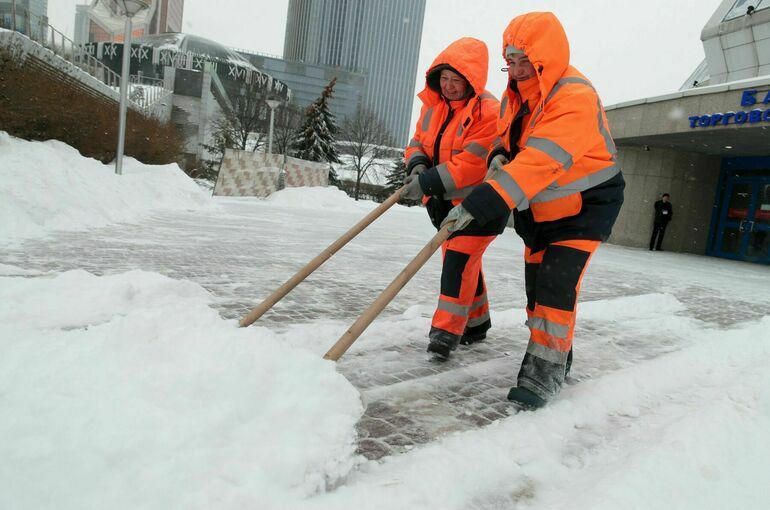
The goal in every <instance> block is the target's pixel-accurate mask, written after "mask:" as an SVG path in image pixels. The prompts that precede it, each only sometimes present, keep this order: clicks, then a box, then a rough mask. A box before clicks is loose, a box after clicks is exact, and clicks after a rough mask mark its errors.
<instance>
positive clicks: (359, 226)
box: [239, 187, 404, 328]
mask: <svg viewBox="0 0 770 510" xmlns="http://www.w3.org/2000/svg"><path fill="white" fill-rule="evenodd" d="M403 190H404V187H401V188H399V189H398V190H397V191H396V192H395V193H393V194H392V195H391V196H390V197H388V199H387V200H385V201H384V202H383V203H381V204H380V205H379V206H377V208H376V209H374V210H373V211H372V212H370V213H369V214H367V215H366V216H365V217H364V218H363V219H362V220H361V221H359V222H358V223H356V224H355V225H353V226H352V227H351V228H350V230H348V231H347V232H345V233H344V234H343V235H342V237H340V238H339V239H337V240H336V241H334V242H333V243H332V244H330V245H329V246H328V247H327V248H326V249H325V250H324V251H322V252H321V253H320V254H319V255H318V256H317V257H316V258H314V259H313V260H311V261H310V262H308V263H307V265H305V267H303V268H302V269H300V270H299V271H297V273H296V274H295V275H294V276H292V277H291V278H289V279H288V280H286V283H284V284H283V285H281V286H280V287H278V289H277V290H276V291H275V292H273V293H272V294H270V295H269V296H267V297H266V298H265V300H264V301H262V302H261V303H260V304H259V306H257V307H256V308H254V309H253V310H252V311H250V312H249V313H248V315H246V316H245V317H244V318H243V319H241V322H240V323H239V326H240V327H242V328H243V327H246V326H250V325H251V324H252V323H254V321H256V320H257V319H259V318H260V317H262V315H263V314H264V313H265V312H267V311H268V310H270V309H271V308H272V307H273V305H275V304H276V303H277V302H278V301H280V300H281V299H283V297H284V296H285V295H286V294H288V293H289V292H291V290H292V289H293V288H294V287H296V286H297V285H299V283H300V282H301V281H302V280H304V279H305V278H307V277H308V276H310V273H312V272H313V271H315V270H316V269H318V268H319V267H320V266H321V264H323V263H324V262H326V261H327V260H329V259H330V258H331V257H332V255H334V254H335V253H337V251H338V250H339V249H340V248H342V247H343V246H345V245H346V244H348V242H349V241H350V240H351V239H353V238H354V237H356V236H357V235H358V234H360V233H361V232H362V231H363V230H364V229H365V228H366V227H368V226H369V225H371V224H372V223H373V222H374V220H376V219H377V218H379V217H380V216H382V214H383V213H384V212H385V211H387V210H388V209H390V208H391V207H393V205H394V204H395V203H396V202H398V199H399V198H401V192H402V191H403Z"/></svg>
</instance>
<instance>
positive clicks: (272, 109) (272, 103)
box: [265, 99, 281, 154]
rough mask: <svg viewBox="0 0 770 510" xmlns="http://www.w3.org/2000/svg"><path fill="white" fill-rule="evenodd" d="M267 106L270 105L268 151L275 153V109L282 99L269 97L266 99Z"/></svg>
mask: <svg viewBox="0 0 770 510" xmlns="http://www.w3.org/2000/svg"><path fill="white" fill-rule="evenodd" d="M265 102H266V103H267V106H269V107H270V132H269V134H268V135H267V153H268V154H272V153H273V124H274V120H275V109H276V108H278V105H280V104H281V102H280V101H278V100H275V99H268V100H266V101H265Z"/></svg>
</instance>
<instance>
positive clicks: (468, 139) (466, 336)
mask: <svg viewBox="0 0 770 510" xmlns="http://www.w3.org/2000/svg"><path fill="white" fill-rule="evenodd" d="M488 66H489V53H488V50H487V46H486V44H484V43H483V42H482V41H479V40H478V39H473V38H470V37H464V38H462V39H459V40H457V41H455V42H453V43H452V44H450V45H449V46H448V47H447V48H446V49H445V50H444V51H442V52H441V54H439V56H438V57H436V59H435V60H434V61H433V63H432V64H431V66H430V68H429V69H428V72H427V73H426V74H425V89H424V90H423V91H422V92H420V93H419V94H418V97H419V98H420V99H421V100H422V103H423V106H422V110H421V112H420V118H419V120H418V121H417V127H416V129H415V133H414V137H413V138H412V139H411V141H410V142H409V146H408V147H407V148H406V152H405V159H406V166H407V174H408V177H407V178H406V180H405V181H404V184H405V186H406V188H405V190H404V192H403V194H402V197H403V198H407V199H412V200H422V201H423V203H424V204H425V206H426V208H427V210H428V214H429V216H430V218H431V221H432V222H433V224H434V226H436V227H437V228H438V227H439V226H440V225H441V222H442V221H444V218H445V217H446V215H447V214H448V213H449V211H450V210H451V209H452V207H453V206H455V205H457V204H460V203H461V202H462V201H463V197H465V196H467V195H468V194H469V193H470V192H471V191H472V190H473V188H474V187H475V186H477V185H479V184H481V183H482V182H483V181H484V177H485V176H486V173H487V163H486V160H487V154H488V152H489V149H490V147H491V145H492V142H493V141H494V139H495V138H496V137H497V129H496V124H497V114H498V110H499V108H500V103H499V102H498V101H497V99H495V97H494V96H493V95H492V94H490V93H489V92H487V91H486V90H485V89H484V86H485V85H486V82H487V71H488ZM485 223H486V224H485V225H484V226H483V227H482V226H481V225H478V224H476V223H471V224H470V225H469V226H468V227H467V228H466V229H464V230H463V231H462V232H455V233H454V234H452V235H451V236H450V238H449V239H448V240H447V241H446V242H445V243H444V244H443V246H442V253H443V256H444V258H443V267H442V271H441V294H440V296H439V300H438V306H437V308H436V312H435V313H434V315H433V321H432V322H431V328H430V332H429V334H428V337H429V341H430V342H429V344H428V352H433V353H435V354H436V355H437V357H439V358H444V359H445V358H447V357H449V354H450V352H451V351H452V350H454V349H455V348H457V345H458V344H459V343H460V342H462V343H464V344H471V343H474V342H478V341H481V340H483V339H484V338H486V334H487V330H488V329H489V328H490V326H491V322H490V320H489V304H488V302H487V294H486V284H485V282H484V276H483V273H482V269H481V257H482V255H483V254H484V250H486V248H487V246H489V243H491V242H492V240H493V239H494V238H495V236H496V235H498V234H499V233H500V232H502V230H503V229H504V228H505V223H506V218H496V219H495V220H493V221H488V222H485Z"/></svg>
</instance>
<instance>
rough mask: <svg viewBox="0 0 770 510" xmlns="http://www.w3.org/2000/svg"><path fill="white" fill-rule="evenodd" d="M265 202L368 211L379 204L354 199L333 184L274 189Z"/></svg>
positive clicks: (333, 209)
mask: <svg viewBox="0 0 770 510" xmlns="http://www.w3.org/2000/svg"><path fill="white" fill-rule="evenodd" d="M265 202H268V203H269V204H270V205H275V206H281V207H291V208H295V209H296V208H302V209H312V210H314V211H316V212H318V211H321V210H323V211H343V212H364V213H366V212H368V211H370V210H372V209H374V208H375V207H377V206H378V205H380V204H377V203H375V202H372V201H371V200H359V201H355V200H353V199H352V198H350V197H349V196H348V194H347V193H345V192H344V191H342V190H341V189H339V188H336V187H334V186H329V187H325V188H324V187H311V188H284V189H282V190H280V191H276V192H275V193H273V194H272V195H270V196H269V197H267V198H265Z"/></svg>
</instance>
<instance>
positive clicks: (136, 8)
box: [115, 0, 150, 175]
mask: <svg viewBox="0 0 770 510" xmlns="http://www.w3.org/2000/svg"><path fill="white" fill-rule="evenodd" d="M117 4H118V8H119V9H120V10H121V11H122V12H123V16H125V18H126V24H125V28H124V33H123V65H122V67H121V71H120V124H119V126H118V151H117V154H116V155H115V173H116V174H118V175H121V174H123V150H124V149H125V143H126V110H127V107H128V74H129V73H130V72H131V24H132V23H131V19H132V18H133V17H134V16H136V15H137V14H139V13H140V12H141V11H143V10H145V9H148V8H149V7H150V2H149V1H148V0H117Z"/></svg>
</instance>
